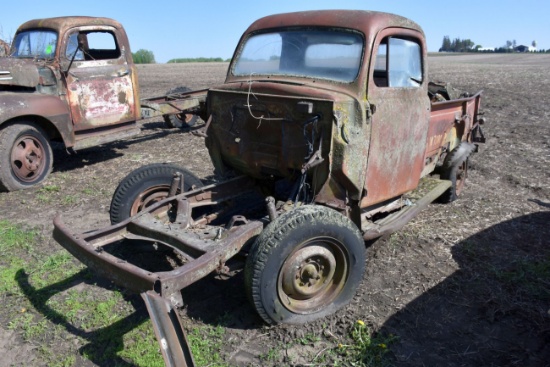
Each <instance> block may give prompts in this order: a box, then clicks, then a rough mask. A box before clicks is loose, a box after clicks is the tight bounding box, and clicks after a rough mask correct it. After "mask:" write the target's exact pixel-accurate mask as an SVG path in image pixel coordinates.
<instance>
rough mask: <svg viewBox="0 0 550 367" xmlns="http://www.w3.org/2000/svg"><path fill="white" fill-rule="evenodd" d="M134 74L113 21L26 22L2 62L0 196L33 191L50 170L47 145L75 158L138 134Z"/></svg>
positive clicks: (125, 40) (124, 40) (119, 28)
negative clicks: (55, 143) (3, 192)
mask: <svg viewBox="0 0 550 367" xmlns="http://www.w3.org/2000/svg"><path fill="white" fill-rule="evenodd" d="M140 117H141V111H140V106H139V90H138V84H137V73H136V68H135V66H134V63H133V60H132V53H131V51H130V46H129V43H128V38H127V36H126V33H125V31H124V28H123V27H122V25H121V24H120V23H118V22H116V21H114V20H112V19H108V18H95V17H59V18H49V19H36V20H31V21H28V22H26V23H24V24H23V25H21V26H20V27H19V29H18V30H17V32H16V34H15V36H14V39H13V42H12V44H11V49H10V52H9V57H4V58H1V59H0V138H1V140H0V141H1V142H2V145H1V146H0V188H2V189H4V190H7V191H10V190H17V189H22V188H26V187H30V186H33V185H36V184H37V183H39V182H41V181H43V180H44V179H45V178H46V177H47V175H48V173H49V171H50V170H51V167H52V163H53V157H52V152H51V146H50V141H51V140H59V141H62V142H63V143H64V145H65V146H66V147H67V148H70V149H74V150H78V149H82V148H86V147H90V146H94V145H99V144H103V143H106V142H110V141H114V140H118V139H121V138H123V137H127V136H131V135H134V134H137V133H138V132H139V129H138V128H137V125H136V120H138V119H139V118H140Z"/></svg>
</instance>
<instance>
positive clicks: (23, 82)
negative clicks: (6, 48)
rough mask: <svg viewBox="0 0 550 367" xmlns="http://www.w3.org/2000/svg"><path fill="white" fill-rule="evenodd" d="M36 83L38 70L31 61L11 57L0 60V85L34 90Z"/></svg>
mask: <svg viewBox="0 0 550 367" xmlns="http://www.w3.org/2000/svg"><path fill="white" fill-rule="evenodd" d="M0 46H1V45H0ZM38 82H39V76H38V69H37V68H36V64H35V63H34V62H33V61H32V60H22V59H15V58H11V57H5V58H2V59H0V85H19V86H22V87H28V88H34V87H36V86H37V85H38Z"/></svg>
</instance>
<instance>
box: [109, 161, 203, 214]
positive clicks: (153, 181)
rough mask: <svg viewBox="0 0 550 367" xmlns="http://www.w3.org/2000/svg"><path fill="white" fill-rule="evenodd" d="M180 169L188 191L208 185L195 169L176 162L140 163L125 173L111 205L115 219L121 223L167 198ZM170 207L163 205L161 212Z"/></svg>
mask: <svg viewBox="0 0 550 367" xmlns="http://www.w3.org/2000/svg"><path fill="white" fill-rule="evenodd" d="M176 172H181V174H182V175H183V180H184V190H185V191H188V190H191V189H192V188H198V187H202V186H204V185H203V183H202V182H201V180H200V179H199V178H198V177H197V176H195V175H194V174H193V173H191V172H190V171H188V170H187V169H185V168H183V167H179V166H177V165H174V164H167V163H154V164H149V165H146V166H143V167H140V168H138V169H136V170H133V171H132V172H130V174H128V176H126V177H124V179H123V180H122V181H120V184H119V185H118V187H117V188H116V190H115V193H114V194H113V198H112V200H111V207H110V209H109V214H110V217H111V223H112V224H116V223H120V222H122V221H123V220H125V219H127V218H129V217H131V216H133V215H135V214H137V213H138V212H140V211H141V210H143V209H145V208H147V207H149V206H151V205H153V204H155V203H157V202H158V201H160V200H162V199H164V198H166V197H167V196H168V191H169V190H170V184H171V183H172V179H173V177H174V173H176ZM178 193H179V190H178ZM166 210H168V208H159V210H158V213H161V212H163V211H166Z"/></svg>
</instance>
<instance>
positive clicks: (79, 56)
mask: <svg viewBox="0 0 550 367" xmlns="http://www.w3.org/2000/svg"><path fill="white" fill-rule="evenodd" d="M77 37H78V33H73V34H71V35H70V36H69V39H68V40H67V49H66V50H65V57H67V59H68V60H72V59H73V57H74V61H82V60H84V52H82V50H81V49H80V48H78V38H77Z"/></svg>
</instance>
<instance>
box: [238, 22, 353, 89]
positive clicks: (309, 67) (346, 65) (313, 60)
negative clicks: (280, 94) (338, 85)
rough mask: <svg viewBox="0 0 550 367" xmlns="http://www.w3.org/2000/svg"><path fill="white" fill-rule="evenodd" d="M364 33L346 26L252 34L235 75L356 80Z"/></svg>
mask: <svg viewBox="0 0 550 367" xmlns="http://www.w3.org/2000/svg"><path fill="white" fill-rule="evenodd" d="M363 44H364V41H363V37H362V35H361V34H359V33H355V32H351V31H345V30H309V29H308V30H286V31H280V32H270V33H259V34H255V35H252V36H251V37H249V38H248V39H247V40H246V41H245V43H244V45H243V46H241V47H240V51H239V52H238V55H237V56H236V61H235V63H234V66H233V71H232V72H233V75H236V76H245V75H287V76H297V77H309V78H322V79H329V80H334V81H339V82H347V83H349V82H352V81H354V80H355V79H356V78H357V75H358V73H359V67H360V65H361V56H362V54H363Z"/></svg>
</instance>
